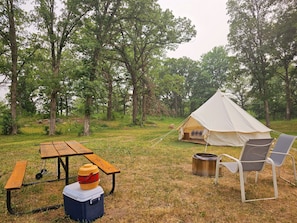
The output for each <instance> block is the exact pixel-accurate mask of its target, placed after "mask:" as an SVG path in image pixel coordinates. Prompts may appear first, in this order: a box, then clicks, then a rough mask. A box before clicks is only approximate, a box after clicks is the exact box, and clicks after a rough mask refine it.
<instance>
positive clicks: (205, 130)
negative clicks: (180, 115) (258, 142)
mask: <svg viewBox="0 0 297 223" xmlns="http://www.w3.org/2000/svg"><path fill="white" fill-rule="evenodd" d="M178 129H179V140H183V141H189V142H197V143H202V144H208V145H216V146H243V144H244V142H246V141H247V140H248V139H257V138H270V132H271V129H269V128H267V127H266V126H265V125H263V124H262V123H261V122H259V121H258V120H257V119H255V118H254V117H253V116H251V115H250V114H249V113H247V112H246V111H245V110H243V109H242V108H241V107H239V106H238V105H237V104H236V103H234V102H233V101H232V100H231V99H230V98H228V97H227V96H226V95H225V94H223V93H222V92H221V91H220V90H218V91H217V92H216V93H215V94H214V95H213V96H212V97H211V98H210V99H208V100H207V101H206V102H205V103H204V104H203V105H201V106H200V107H199V108H198V109H197V110H196V111H194V112H192V114H191V115H190V116H189V117H188V118H187V119H186V120H185V121H184V123H183V124H182V125H181V126H180V127H179V128H178Z"/></svg>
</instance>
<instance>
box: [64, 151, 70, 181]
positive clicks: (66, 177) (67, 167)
mask: <svg viewBox="0 0 297 223" xmlns="http://www.w3.org/2000/svg"><path fill="white" fill-rule="evenodd" d="M65 162H66V165H65V167H64V169H65V175H66V176H65V184H66V185H68V184H69V157H68V156H66V158H65Z"/></svg>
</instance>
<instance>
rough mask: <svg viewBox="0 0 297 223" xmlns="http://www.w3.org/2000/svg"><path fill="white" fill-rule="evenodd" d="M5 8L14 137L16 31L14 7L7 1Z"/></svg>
mask: <svg viewBox="0 0 297 223" xmlns="http://www.w3.org/2000/svg"><path fill="white" fill-rule="evenodd" d="M7 6H8V8H9V12H8V17H9V18H8V19H9V38H10V50H11V62H12V67H11V88H10V94H11V107H10V109H11V118H12V132H11V134H13V135H16V134H17V132H18V127H17V81H18V73H17V63H18V59H17V57H18V47H17V41H16V38H17V37H16V31H15V22H14V6H13V1H12V0H10V1H9V2H8V1H7Z"/></svg>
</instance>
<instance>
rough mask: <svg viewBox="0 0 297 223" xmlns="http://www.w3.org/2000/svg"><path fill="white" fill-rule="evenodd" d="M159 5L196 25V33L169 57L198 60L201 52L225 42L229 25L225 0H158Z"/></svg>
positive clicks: (203, 52) (169, 54)
mask: <svg viewBox="0 0 297 223" xmlns="http://www.w3.org/2000/svg"><path fill="white" fill-rule="evenodd" d="M158 2H159V4H160V6H161V7H162V8H163V9H164V10H165V9H170V10H171V11H172V12H173V14H174V15H175V16H177V17H187V18H188V19H190V20H191V21H192V23H193V24H194V25H195V27H196V31H197V35H196V38H195V39H192V40H191V41H190V42H189V43H184V44H182V45H180V46H179V47H178V49H177V50H176V51H174V52H170V53H168V56H169V57H175V58H179V57H183V56H186V57H190V58H191V59H193V60H199V59H200V57H201V55H202V54H205V53H207V52H209V51H211V50H212V48H214V47H215V46H223V45H226V44H227V35H228V32H229V27H228V24H227V21H228V16H227V15H226V14H227V11H226V2H227V0H158Z"/></svg>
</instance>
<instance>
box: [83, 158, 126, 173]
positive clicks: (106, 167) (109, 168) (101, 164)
mask: <svg viewBox="0 0 297 223" xmlns="http://www.w3.org/2000/svg"><path fill="white" fill-rule="evenodd" d="M85 157H86V158H87V159H88V160H90V161H91V162H92V163H94V164H95V165H96V166H98V168H99V169H100V170H102V171H103V172H104V173H105V174H107V175H109V174H113V173H120V172H121V171H120V170H119V169H117V168H116V167H115V166H113V165H111V164H110V163H109V162H107V161H105V160H104V159H102V158H101V157H99V156H97V155H96V154H87V155H85Z"/></svg>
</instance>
